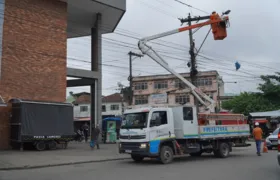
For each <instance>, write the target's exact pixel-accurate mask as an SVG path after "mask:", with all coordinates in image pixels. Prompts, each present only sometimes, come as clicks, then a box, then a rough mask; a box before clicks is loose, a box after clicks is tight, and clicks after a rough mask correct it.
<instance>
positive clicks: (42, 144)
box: [35, 141, 47, 151]
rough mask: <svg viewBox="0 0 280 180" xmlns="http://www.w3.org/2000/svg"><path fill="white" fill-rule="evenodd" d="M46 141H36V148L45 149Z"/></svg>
mask: <svg viewBox="0 0 280 180" xmlns="http://www.w3.org/2000/svg"><path fill="white" fill-rule="evenodd" d="M46 147H47V146H46V143H45V142H44V141H38V142H36V144H35V148H36V149H37V150H38V151H44V150H45V149H46Z"/></svg>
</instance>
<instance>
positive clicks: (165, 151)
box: [160, 146, 174, 164]
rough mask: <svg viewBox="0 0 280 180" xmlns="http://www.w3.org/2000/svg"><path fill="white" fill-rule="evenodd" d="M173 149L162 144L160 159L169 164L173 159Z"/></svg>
mask: <svg viewBox="0 0 280 180" xmlns="http://www.w3.org/2000/svg"><path fill="white" fill-rule="evenodd" d="M173 156H174V155H173V150H172V148H171V147H169V146H162V147H161V149H160V161H161V163H162V164H168V163H171V162H172V161H173V158H174V157H173Z"/></svg>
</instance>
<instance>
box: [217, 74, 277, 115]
mask: <svg viewBox="0 0 280 180" xmlns="http://www.w3.org/2000/svg"><path fill="white" fill-rule="evenodd" d="M261 79H262V80H263V81H264V82H263V83H262V84H259V87H258V89H259V90H260V91H261V92H260V93H248V92H245V93H241V94H240V95H239V96H236V97H234V98H233V99H231V100H228V101H225V102H223V103H222V107H223V108H224V109H227V110H231V111H233V112H234V113H242V114H245V115H249V113H250V112H257V111H271V110H276V109H280V73H276V75H267V76H261Z"/></svg>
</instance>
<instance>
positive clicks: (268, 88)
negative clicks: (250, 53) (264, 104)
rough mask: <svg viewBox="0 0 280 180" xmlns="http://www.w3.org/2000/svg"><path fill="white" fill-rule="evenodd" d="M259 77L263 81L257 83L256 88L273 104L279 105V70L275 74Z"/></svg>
mask: <svg viewBox="0 0 280 180" xmlns="http://www.w3.org/2000/svg"><path fill="white" fill-rule="evenodd" d="M261 78H262V80H263V81H264V83H263V84H259V87H258V89H259V90H260V91H262V93H263V96H264V97H265V98H267V99H269V100H270V101H271V102H272V103H273V104H276V105H280V72H277V73H276V74H275V75H267V76H261Z"/></svg>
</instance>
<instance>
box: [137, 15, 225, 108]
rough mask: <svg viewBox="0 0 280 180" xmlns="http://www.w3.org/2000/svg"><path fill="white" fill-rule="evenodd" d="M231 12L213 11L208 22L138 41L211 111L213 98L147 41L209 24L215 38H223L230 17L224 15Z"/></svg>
mask: <svg viewBox="0 0 280 180" xmlns="http://www.w3.org/2000/svg"><path fill="white" fill-rule="evenodd" d="M229 12H230V11H227V12H226V13H224V14H223V15H222V16H219V15H218V14H217V13H215V12H213V13H212V15H210V19H209V20H208V21H206V22H202V23H197V24H194V25H191V26H186V27H182V28H179V29H174V30H171V31H167V32H164V33H160V34H156V35H153V36H149V37H146V38H143V39H141V40H140V41H139V42H138V47H139V49H140V50H141V52H142V53H143V54H146V55H148V56H149V57H150V58H152V59H153V60H154V61H156V62H157V63H158V64H160V65H161V66H162V67H163V68H165V69H166V70H167V71H169V72H170V73H171V74H173V75H175V76H176V77H177V78H179V79H180V80H181V81H183V82H184V83H185V84H186V85H187V86H188V87H190V89H191V93H192V94H193V95H194V96H195V97H196V98H197V99H198V100H199V102H200V103H201V104H203V105H204V106H206V108H207V109H210V111H213V110H214V108H215V104H216V102H215V101H214V100H213V99H211V98H210V97H209V96H207V95H206V94H205V93H203V92H202V91H201V90H200V89H199V88H197V87H196V86H194V85H193V84H192V83H191V82H189V81H188V80H187V79H185V78H184V77H183V76H181V75H180V74H179V73H177V72H176V71H175V70H173V69H172V68H171V67H170V66H169V65H168V63H167V62H166V61H165V60H164V59H163V58H162V57H161V56H160V55H159V54H158V53H157V52H156V51H155V50H154V49H153V48H152V47H151V46H149V45H147V44H146V43H147V42H148V41H151V40H155V39H158V38H162V37H165V36H169V35H172V34H176V33H180V32H184V31H188V30H190V29H194V28H198V27H202V26H207V25H211V27H212V32H213V34H214V39H215V40H222V39H224V38H225V37H226V36H227V34H226V22H227V21H228V19H229V18H228V16H224V15H226V14H228V13H229ZM202 98H203V99H204V100H206V101H208V103H206V102H205V101H204V100H202Z"/></svg>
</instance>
